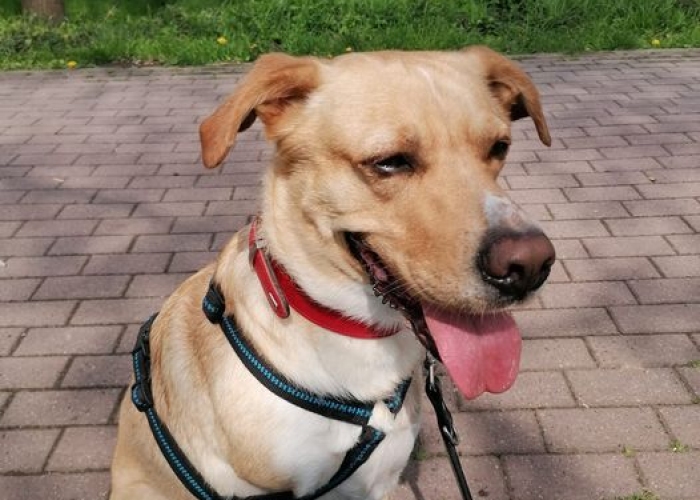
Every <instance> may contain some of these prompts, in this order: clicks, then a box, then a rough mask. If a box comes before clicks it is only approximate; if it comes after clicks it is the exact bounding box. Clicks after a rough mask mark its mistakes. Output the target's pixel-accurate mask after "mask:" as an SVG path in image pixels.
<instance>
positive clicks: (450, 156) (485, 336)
mask: <svg viewBox="0 0 700 500" xmlns="http://www.w3.org/2000/svg"><path fill="white" fill-rule="evenodd" d="M525 117H530V118H531V119H532V120H533V121H534V124H535V127H536V130H537V133H538V135H539V138H540V140H541V141H542V143H544V144H545V145H547V146H549V145H550V142H551V139H550V133H549V130H548V127H547V123H546V121H545V117H544V114H543V111H542V107H541V103H540V97H539V94H538V92H537V90H536V88H535V86H534V85H533V83H532V81H531V80H530V79H529V77H528V76H527V75H526V74H525V73H524V72H523V71H522V70H521V69H520V68H519V67H518V66H517V65H516V64H515V63H513V62H512V61H510V60H509V59H507V58H505V57H503V56H501V55H499V54H497V53H496V52H494V51H492V50H490V49H488V48H485V47H480V46H476V47H470V48H467V49H465V50H462V51H456V52H400V51H386V52H375V53H350V54H345V55H342V56H339V57H337V58H334V59H327V60H326V59H319V58H314V57H293V56H289V55H285V54H268V55H264V56H262V57H260V58H259V59H258V61H257V62H256V63H255V64H254V66H253V67H252V69H251V70H250V72H249V73H248V74H247V75H246V77H245V78H244V79H243V80H242V81H241V83H240V84H239V85H238V86H237V88H236V90H235V92H234V93H233V94H232V96H231V97H229V98H228V99H227V100H226V101H225V102H224V103H223V104H222V105H221V106H220V107H219V108H218V109H217V110H216V111H215V112H214V113H213V114H212V115H211V116H210V117H208V118H207V119H206V120H204V121H203V123H202V124H201V127H200V138H201V144H202V159H203V162H204V164H205V166H206V167H209V168H212V167H216V166H218V165H219V164H221V163H222V162H223V160H224V159H225V157H226V155H227V154H228V152H229V150H230V149H231V148H232V147H233V146H234V144H235V141H236V136H237V134H239V133H241V132H242V131H244V130H245V129H247V128H248V127H250V126H251V125H252V124H253V122H254V121H255V120H256V119H257V120H260V121H261V122H262V125H263V127H264V130H265V133H266V136H267V138H268V139H269V140H270V141H272V142H273V143H274V145H275V153H274V158H273V160H272V161H271V166H270V168H269V169H268V170H267V172H266V175H265V177H264V182H263V197H262V200H263V201H262V209H261V215H260V218H259V219H258V220H257V221H256V222H255V223H254V224H253V225H251V226H248V227H245V228H244V229H242V230H241V231H239V232H238V233H237V234H236V235H234V236H233V238H232V239H231V240H230V242H229V243H228V244H227V245H226V246H225V248H224V249H223V250H222V251H221V253H220V255H219V256H218V258H217V260H216V262H214V263H212V264H211V265H208V266H207V267H205V268H204V269H202V270H201V271H199V272H198V273H196V274H195V275H194V276H192V277H191V278H189V279H188V280H187V281H185V282H184V283H183V284H182V285H181V286H180V287H179V288H178V289H177V290H176V291H175V292H174V293H173V294H172V296H170V297H169V298H168V299H167V301H166V302H165V304H164V306H163V308H162V310H161V311H160V312H159V314H158V316H157V318H155V319H154V320H152V321H151V322H149V323H148V324H147V327H144V332H142V333H144V335H143V336H142V337H143V338H142V339H141V341H140V345H141V347H138V345H137V348H136V349H135V353H136V354H135V365H136V371H137V376H136V382H135V384H134V387H133V388H132V391H131V392H130V393H128V394H127V395H126V396H125V398H124V401H123V402H122V406H121V410H120V415H119V431H118V439H117V445H116V451H115V456H114V460H113V466H112V487H111V498H112V500H123V499H130V500H132V499H135V498H143V499H146V498H147V499H151V500H158V499H182V500H185V499H188V498H193V497H192V495H193V494H194V495H195V497H196V496H197V494H198V492H199V489H202V490H206V491H208V492H210V494H212V495H220V497H229V496H232V497H235V498H240V497H249V496H252V497H254V496H256V495H266V494H275V493H277V492H286V493H285V495H287V496H285V497H284V498H310V497H313V495H314V494H316V496H319V495H320V496H321V497H322V498H324V499H345V498H365V499H373V500H374V499H380V498H388V495H389V494H390V492H391V490H392V489H393V488H394V487H395V486H396V484H397V483H398V480H399V476H400V474H401V472H402V470H403V469H404V467H405V465H406V464H407V461H408V459H409V456H410V453H411V451H412V448H413V445H414V442H415V439H416V437H417V434H418V430H419V422H420V408H419V400H420V389H419V386H420V382H419V381H416V380H414V381H413V382H411V377H412V376H413V375H414V374H415V373H416V371H417V369H419V367H420V366H421V362H422V360H423V359H424V357H425V356H426V350H427V351H430V352H431V353H432V354H433V355H435V356H436V357H438V358H439V359H441V361H442V363H443V364H444V366H445V368H446V371H447V373H448V374H449V375H450V376H451V378H452V380H453V381H454V383H455V385H456V387H457V388H458V389H459V390H460V391H461V392H462V394H463V395H464V396H465V397H466V398H475V397H477V396H478V395H480V394H481V393H482V392H484V391H490V392H502V391H504V390H506V389H507V388H509V387H510V386H511V385H512V383H513V381H514V379H515V377H516V374H517V371H518V361H519V355H520V343H521V340H520V335H519V333H518V330H517V327H516V325H515V323H514V322H513V320H512V318H511V316H510V315H509V314H508V313H507V312H506V311H505V308H507V306H509V305H511V304H514V303H517V302H519V301H521V300H523V299H525V298H526V297H528V296H529V295H530V294H531V293H532V292H533V291H534V290H536V289H537V288H538V287H540V286H541V285H542V283H543V282H544V281H545V280H546V278H547V275H548V273H549V269H550V268H551V266H552V263H553V261H554V258H555V256H554V249H553V247H552V244H551V242H550V241H549V239H548V238H547V237H546V236H545V235H544V233H543V232H542V231H541V229H540V228H539V227H538V226H537V224H536V223H534V222H533V221H531V220H529V219H528V218H527V216H526V215H524V214H523V213H522V212H521V211H520V210H519V209H518V208H517V207H516V206H515V205H514V204H512V203H511V202H510V201H509V200H508V199H507V198H506V196H505V195H504V194H503V191H502V189H501V187H499V185H498V183H497V177H498V175H499V172H500V171H501V169H502V168H503V166H504V162H505V158H506V155H507V152H508V149H509V146H510V143H511V122H512V121H513V120H518V119H521V118H525ZM205 297H206V298H205ZM203 298H205V300H204V306H205V309H209V311H208V312H207V311H203V309H202V300H203ZM295 301H296V302H297V303H296V304H295ZM304 308H306V309H310V310H311V312H310V313H309V311H308V310H305V309H304ZM217 309H218V311H217ZM212 311H213V313H212ZM209 313H212V314H209ZM222 313H223V314H222ZM210 316H213V317H210ZM319 317H320V319H319ZM226 318H229V319H226ZM334 322H335V323H334ZM329 325H330V326H329ZM333 325H335V327H337V328H335V329H336V330H338V331H334V327H333ZM346 327H347V328H346ZM345 329H349V330H353V329H356V330H357V334H353V333H348V332H347V331H345ZM353 331H354V330H353ZM232 336H234V337H232ZM239 341H240V342H245V344H244V347H243V349H244V351H243V355H241V354H240V352H238V351H236V350H235V349H234V347H236V346H237V345H238V344H237V343H238V342H239ZM144 344H147V345H146V347H144ZM239 347H240V346H239ZM246 349H247V350H246ZM250 352H253V355H251V356H253V358H252V361H251V358H250V356H248V354H246V353H250ZM144 360H145V361H144ZM145 362H147V363H148V365H147V366H146V367H145V368H144V366H143V363H145ZM251 363H252V364H251ZM259 365H260V366H259ZM261 366H262V368H260V367H261ZM258 369H259V371H257V372H256V371H255V370H258ZM144 371H147V375H143V372H144ZM270 374H272V375H270ZM268 375H269V376H268ZM143 380H145V381H146V382H147V383H148V384H149V385H148V387H145V388H144V386H143V383H142V381H143ZM266 384H267V386H266ZM290 387H291V389H290ZM295 391H296V392H295ZM146 394H147V395H148V396H149V398H147V399H149V401H148V404H146V405H145V406H144V407H141V406H140V403H142V401H141V399H142V396H144V395H146ZM294 394H296V396H295V395H294ZM392 395H394V396H396V397H398V399H396V398H395V399H393V400H392V399H391V398H392ZM297 396H298V398H297V399H294V398H296V397H297ZM302 400H303V401H307V400H308V401H312V403H313V402H314V401H316V402H320V403H318V404H319V405H321V406H325V407H327V408H328V409H329V411H331V410H333V409H335V410H338V408H340V409H341V410H342V411H345V410H347V411H349V412H356V410H355V409H353V408H356V407H357V405H360V404H362V405H364V406H362V408H369V409H370V410H369V413H368V414H367V415H370V416H367V415H365V417H363V418H364V420H362V421H361V422H360V423H358V422H355V421H349V420H347V419H343V418H340V417H338V416H337V415H336V416H332V415H331V416H330V417H329V416H326V415H324V414H323V412H321V411H317V410H318V408H316V407H312V406H313V404H316V403H313V404H312V403H309V404H310V405H311V406H310V407H304V406H303V401H302ZM300 401H301V403H300ZM329 401H330V402H329ZM390 401H393V403H392V402H390ZM297 403H299V404H297ZM346 403H347V405H348V408H349V410H348V409H347V408H345V406H344V405H346ZM149 405H150V407H149ZM353 405H355V406H353ZM137 406H139V407H138V408H137ZM139 410H141V411H139ZM148 411H153V412H157V415H158V418H159V422H161V424H162V426H163V427H165V428H166V429H167V430H168V432H169V433H170V434H169V435H170V436H171V438H172V441H173V442H175V443H176V446H177V450H176V451H177V452H178V453H175V452H171V451H168V450H169V448H168V446H170V445H166V446H165V449H163V445H162V442H161V441H160V440H159V438H160V437H162V436H160V435H159V434H160V433H161V431H158V430H154V429H153V426H152V425H151V428H150V429H149V424H151V423H152V422H151V420H152V419H151V417H150V416H149V417H147V416H145V415H144V414H143V412H146V413H147V415H150V414H149V413H148ZM357 411H359V410H357ZM336 417H338V418H336ZM341 417H342V415H341ZM367 429H372V430H373V432H374V433H375V434H374V435H375V437H379V438H381V442H380V443H379V444H376V443H374V444H373V445H372V446H374V448H373V449H372V452H371V454H370V453H369V452H367V453H366V455H368V456H364V455H362V457H361V458H362V460H363V464H362V465H361V466H354V469H353V468H350V469H348V468H347V467H346V468H345V469H343V467H345V465H344V461H345V462H347V461H348V457H350V455H352V454H353V453H355V452H356V451H357V449H358V446H359V444H361V443H365V444H367V443H368V442H369V441H368V439H369V438H367ZM154 434H155V435H154ZM157 438H158V439H157ZM349 450H355V451H352V452H351V451H349ZM363 453H364V452H363ZM173 454H175V455H177V456H176V459H173V457H172V456H170V455H173ZM353 457H355V455H353ZM355 458H357V457H355ZM173 460H175V466H173ZM185 460H186V461H187V463H188V464H189V465H190V469H188V471H189V472H187V473H183V474H184V475H185V476H186V477H189V476H197V475H199V476H198V477H199V482H197V481H194V480H193V481H192V482H191V484H189V485H188V481H189V480H186V479H182V478H181V479H180V480H178V477H179V476H178V475H176V474H177V472H176V473H173V471H175V470H176V469H177V468H178V467H179V465H178V464H180V463H181V462H184V461H185ZM355 465H356V464H355ZM174 467H175V468H174ZM180 472H181V471H180ZM188 475H189V476H188ZM338 475H340V476H349V477H342V478H340V479H342V480H341V481H338V480H337V479H338V478H337V477H336V476H338ZM334 478H335V479H334ZM195 483H196V484H195ZM329 484H330V486H329ZM193 485H194V486H193ZM192 488H194V491H193V489H192ZM324 488H325V490H324ZM188 490H189V491H188ZM211 492H213V493H211ZM273 496H274V495H273ZM200 498H207V497H201V496H200ZM270 498H272V497H270ZM275 498H277V497H275ZM280 498H282V497H280Z"/></svg>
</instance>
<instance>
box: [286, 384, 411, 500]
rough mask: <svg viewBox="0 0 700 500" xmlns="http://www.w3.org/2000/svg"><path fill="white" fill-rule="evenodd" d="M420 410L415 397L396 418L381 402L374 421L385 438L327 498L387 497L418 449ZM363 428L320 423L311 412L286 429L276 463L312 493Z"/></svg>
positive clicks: (330, 474) (372, 423)
mask: <svg viewBox="0 0 700 500" xmlns="http://www.w3.org/2000/svg"><path fill="white" fill-rule="evenodd" d="M418 413H419V412H418V411H417V401H416V400H415V398H414V397H413V396H412V395H409V396H408V397H407V398H406V402H405V404H404V408H403V409H402V410H401V412H400V413H399V414H398V415H396V416H394V415H392V414H391V413H390V412H389V411H387V410H386V408H385V407H382V406H381V403H380V404H379V405H377V407H376V408H375V411H374V414H373V418H372V419H371V420H370V425H372V426H373V427H374V428H377V429H380V430H381V431H382V432H384V433H385V434H386V437H385V438H384V439H383V441H382V442H381V443H380V444H379V446H378V447H377V448H376V449H375V450H374V451H373V453H372V454H371V456H370V458H369V459H368V460H367V462H366V463H365V464H364V465H363V466H361V467H360V468H359V469H358V470H357V471H356V472H355V473H354V474H353V475H352V476H351V477H350V478H349V479H348V480H346V481H345V482H344V483H342V484H341V485H340V486H339V487H338V488H336V489H335V490H334V491H333V492H331V493H329V494H328V495H327V496H326V497H323V498H328V499H331V498H338V499H341V498H367V499H370V500H371V499H381V498H383V497H384V496H385V495H386V494H387V493H388V492H389V491H390V490H391V489H392V488H393V487H394V486H395V485H396V483H397V481H398V478H399V475H400V474H401V471H402V470H403V468H404V467H405V465H406V463H407V461H408V458H409V456H410V453H411V450H412V449H413V444H414V442H415V439H416V436H417V433H418V428H419V424H420V422H419V415H418ZM361 431H362V429H361V428H360V427H359V426H353V425H349V424H345V423H340V422H335V421H329V420H328V419H325V420H322V421H320V422H319V419H317V418H310V417H309V416H308V415H306V418H305V419H304V420H303V421H300V422H298V423H297V425H296V427H295V428H291V427H290V428H289V429H287V430H286V431H284V432H283V434H284V435H285V436H286V444H285V445H283V446H280V447H279V448H278V449H277V450H276V452H275V456H274V458H273V461H274V462H275V463H276V464H277V465H278V466H280V467H282V468H284V469H286V470H287V471H288V472H289V473H291V474H292V476H293V477H294V483H295V484H296V486H297V489H298V491H299V492H300V493H301V492H310V491H313V490H315V489H316V488H318V487H319V486H322V485H324V484H325V483H326V482H327V481H328V479H329V478H330V477H331V476H333V474H335V473H336V472H337V470H338V469H339V467H340V465H341V462H342V461H343V459H344V458H345V455H346V453H347V451H348V450H349V449H351V448H352V447H353V446H354V445H355V444H356V443H357V441H358V439H359V438H360V433H361ZM283 439H284V438H283Z"/></svg>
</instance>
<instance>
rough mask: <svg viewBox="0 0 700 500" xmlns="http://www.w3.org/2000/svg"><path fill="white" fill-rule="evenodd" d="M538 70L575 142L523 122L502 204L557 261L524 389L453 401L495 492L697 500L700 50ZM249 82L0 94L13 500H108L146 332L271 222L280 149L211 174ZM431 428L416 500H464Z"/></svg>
mask: <svg viewBox="0 0 700 500" xmlns="http://www.w3.org/2000/svg"><path fill="white" fill-rule="evenodd" d="M524 64H525V66H526V68H527V69H528V70H529V71H530V72H531V74H532V75H533V78H534V79H535V80H536V81H537V82H538V83H539V88H540V89H541V91H542V93H543V95H544V102H545V105H546V111H547V114H548V117H549V124H550V127H551V129H552V135H553V137H554V138H555V139H554V144H553V146H552V148H551V149H543V148H542V147H541V146H540V144H539V143H538V142H537V140H536V136H535V135H534V134H533V128H532V126H531V124H529V123H518V124H517V125H516V127H515V128H516V133H515V135H516V137H515V139H516V140H515V146H514V150H513V151H512V154H511V155H510V162H509V164H508V166H507V167H506V169H505V172H504V178H503V183H504V185H505V186H506V187H507V188H508V189H509V190H510V194H511V195H512V197H513V198H514V199H515V200H516V201H517V202H519V203H521V204H523V206H525V208H526V209H527V210H528V211H529V212H531V213H532V214H534V216H535V217H537V218H539V219H541V220H542V221H544V222H543V224H544V226H545V228H546V229H547V231H548V232H549V234H550V235H551V236H552V237H553V238H554V239H555V240H556V246H557V252H558V254H559V257H560V261H559V263H558V264H557V266H556V268H555V271H554V273H553V276H552V280H551V283H550V284H549V285H547V287H546V288H545V289H544V290H543V292H542V293H541V295H540V296H539V298H538V299H537V300H535V301H534V302H532V303H531V304H530V305H529V306H528V307H525V308H522V310H520V311H518V313H517V316H518V320H519V323H520V325H521V326H522V329H523V331H524V337H525V344H524V353H523V360H522V365H523V366H522V368H523V370H522V373H521V375H520V377H519V380H518V382H517V384H516V386H515V388H514V389H513V390H511V391H510V392H508V393H506V394H504V395H501V396H488V397H483V398H481V399H479V400H477V401H474V402H471V403H467V402H464V401H461V400H460V399H459V398H458V397H456V396H454V395H452V397H451V398H450V399H451V404H452V406H453V408H455V409H456V411H457V413H456V415H455V418H456V421H457V424H458V426H459V429H460V431H461V435H462V438H463V441H462V444H461V445H460V451H461V453H462V454H463V457H464V463H465V465H466V468H467V473H468V476H469V479H470V480H471V483H472V485H473V489H474V492H475V494H476V496H477V497H478V498H489V499H491V500H506V499H511V500H530V499H547V500H549V499H563V500H573V499H586V500H591V499H613V498H615V497H618V496H620V497H625V496H628V495H632V494H633V493H635V492H637V493H639V492H641V491H642V490H644V489H649V490H651V491H653V492H655V493H656V494H657V495H659V497H660V498H662V499H664V500H679V499H698V498H700V474H698V472H699V471H700V468H699V467H700V430H699V429H700V404H699V403H700V366H698V365H699V362H698V360H700V352H699V347H700V51H698V50H691V51H667V52H644V53H641V52H632V53H617V54H603V55H588V56H585V57H579V58H564V57H558V56H555V57H549V56H542V57H534V58H530V59H527V60H524ZM238 76H239V73H238V71H237V70H235V69H234V70H231V69H228V70H226V71H223V70H221V69H187V70H167V69H130V70H121V69H113V70H112V69H99V70H85V71H74V72H70V73H66V72H40V73H24V72H15V73H4V74H0V165H1V166H0V177H1V178H0V258H1V262H0V278H1V279H2V281H1V285H0V498H3V499H5V498H7V499H10V498H12V499H37V498H46V499H74V498H85V499H95V498H104V497H105V496H106V492H107V489H108V473H107V468H108V465H109V461H110V454H111V450H112V446H113V443H114V437H115V427H114V424H115V411H116V405H117V401H118V399H119V397H120V395H121V394H122V392H123V388H124V386H125V384H126V383H127V381H128V378H129V360H128V357H127V355H126V354H125V353H127V351H128V350H129V349H130V347H131V344H132V339H133V337H134V333H135V331H136V328H137V323H138V322H139V321H141V320H142V319H143V318H144V317H145V316H146V315H147V314H148V313H149V312H151V311H153V310H155V309H157V308H158V306H159V304H160V303H161V301H162V300H163V297H164V296H166V295H167V294H168V293H169V292H170V291H171V290H172V289H173V288H174V287H175V286H176V285H177V284H178V283H179V282H180V281H182V280H183V279H184V278H185V277H186V276H187V275H188V274H189V273H191V272H192V271H194V270H196V269H197V268H199V267H200V266H201V265H202V264H204V263H205V262H207V261H209V260H210V259H212V258H213V257H214V255H215V254H216V251H217V250H218V249H219V248H220V247H221V245H222V244H223V242H224V241H226V239H227V238H228V237H229V235H230V234H231V232H233V231H235V230H236V229H237V228H238V227H240V226H241V225H242V224H244V221H245V219H246V216H247V215H248V214H250V213H253V212H254V211H255V210H256V203H257V202H256V197H257V188H258V181H259V176H260V172H261V170H262V169H263V167H264V165H265V163H266V159H267V157H268V156H269V151H268V149H266V146H265V145H264V143H263V142H262V140H261V137H260V132H259V130H258V131H253V132H248V133H246V134H243V136H242V137H241V140H240V142H239V143H238V145H237V147H236V150H235V151H234V152H233V154H232V156H231V158H230V159H229V161H228V162H227V163H226V165H225V166H224V167H223V168H222V169H220V170H216V171H205V170H204V169H203V167H201V166H200V164H199V163H198V158H197V156H198V147H199V145H198V143H197V133H196V127H197V123H198V121H199V120H200V119H201V118H202V117H203V116H204V115H206V114H207V113H208V112H210V111H211V110H212V109H213V107H214V105H215V103H216V102H218V101H219V100H220V99H221V97H222V96H223V95H224V94H226V93H228V92H229V91H230V90H231V88H232V87H233V85H234V83H235V82H236V80H237V78H238ZM426 418H427V419H428V423H429V425H428V426H427V427H426V432H425V435H424V437H423V440H422V441H423V444H422V450H421V452H420V453H419V454H418V456H419V457H420V458H421V460H419V461H417V462H414V463H412V464H411V467H410V469H409V472H408V473H407V477H408V480H407V482H406V483H405V484H404V486H403V487H402V489H401V491H400V492H399V494H398V495H396V498H398V499H414V498H415V499H424V498H425V499H436V498H450V499H453V498H457V495H456V492H455V486H454V483H453V481H452V479H451V477H450V471H449V468H448V464H447V461H446V459H445V458H444V456H443V454H442V453H443V452H442V448H441V446H440V444H439V443H438V441H437V439H438V438H437V435H436V433H435V431H434V430H433V428H432V421H430V418H431V417H430V414H429V412H428V415H427V416H426ZM672 443H675V448H676V450H677V451H675V452H674V451H673V449H672V448H674V446H673V445H672ZM681 450H682V451H681Z"/></svg>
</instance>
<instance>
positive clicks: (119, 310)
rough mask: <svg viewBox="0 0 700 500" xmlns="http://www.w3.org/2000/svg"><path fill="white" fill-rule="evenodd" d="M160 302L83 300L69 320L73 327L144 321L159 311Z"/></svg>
mask: <svg viewBox="0 0 700 500" xmlns="http://www.w3.org/2000/svg"><path fill="white" fill-rule="evenodd" d="M161 303H162V300H160V299H158V298H144V299H105V300H85V301H83V302H81V303H80V305H79V306H78V309H77V310H76V311H75V314H74V315H73V317H72V318H71V323H72V324H73V325H109V324H119V323H136V322H138V321H145V319H146V318H148V317H149V316H150V315H151V314H153V313H154V312H156V311H158V310H159V309H160V305H161Z"/></svg>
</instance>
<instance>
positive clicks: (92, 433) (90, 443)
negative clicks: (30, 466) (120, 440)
mask: <svg viewBox="0 0 700 500" xmlns="http://www.w3.org/2000/svg"><path fill="white" fill-rule="evenodd" d="M116 441H117V428H116V427H113V426H110V427H69V428H67V429H66V430H65V432H64V433H63V436H61V440H60V441H59V443H58V446H57V447H56V449H55V450H54V452H53V453H52V454H51V459H50V460H49V463H48V465H47V467H46V468H47V470H49V471H57V472H72V471H79V472H82V471H85V470H100V469H102V470H104V469H108V468H109V467H110V465H111V462H112V454H113V450H114V446H115V444H116Z"/></svg>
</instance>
